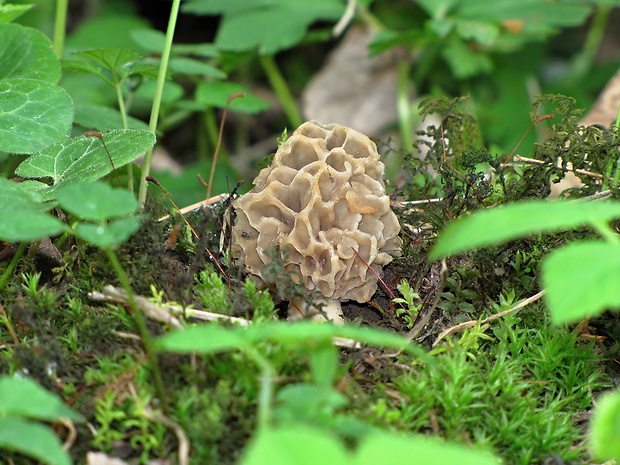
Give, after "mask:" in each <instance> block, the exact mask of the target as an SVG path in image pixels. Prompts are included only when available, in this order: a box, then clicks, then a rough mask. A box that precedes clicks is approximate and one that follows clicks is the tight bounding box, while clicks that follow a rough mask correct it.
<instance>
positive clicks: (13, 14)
mask: <svg viewBox="0 0 620 465" xmlns="http://www.w3.org/2000/svg"><path fill="white" fill-rule="evenodd" d="M33 6H34V5H0V23H10V22H11V21H13V20H14V19H17V18H19V17H20V16H21V15H23V14H24V13H27V12H28V11H30V9H31V8H32V7H33Z"/></svg>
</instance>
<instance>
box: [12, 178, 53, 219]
mask: <svg viewBox="0 0 620 465" xmlns="http://www.w3.org/2000/svg"><path fill="white" fill-rule="evenodd" d="M0 198H1V199H2V210H4V211H7V212H8V211H24V210H28V211H32V212H45V211H48V210H50V209H51V208H52V207H53V205H49V204H44V203H43V196H42V195H41V194H39V193H38V192H36V191H35V190H33V189H29V188H28V187H25V186H24V185H23V183H17V182H13V181H9V180H8V179H6V178H0Z"/></svg>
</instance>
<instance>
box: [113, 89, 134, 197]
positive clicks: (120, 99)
mask: <svg viewBox="0 0 620 465" xmlns="http://www.w3.org/2000/svg"><path fill="white" fill-rule="evenodd" d="M114 88H115V89H116V100H117V101H118V110H119V111H120V113H121V120H122V121H123V129H128V128H129V124H128V123H127V107H126V106H125V99H124V98H123V89H122V82H118V81H117V82H116V83H115V84H114ZM127 178H128V179H127V190H129V191H131V192H133V163H127Z"/></svg>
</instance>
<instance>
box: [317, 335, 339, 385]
mask: <svg viewBox="0 0 620 465" xmlns="http://www.w3.org/2000/svg"><path fill="white" fill-rule="evenodd" d="M338 366H339V364H338V352H337V351H336V348H335V347H334V345H333V344H332V343H331V341H329V342H324V343H322V344H319V345H318V347H315V348H313V349H312V352H311V353H310V370H311V371H312V379H313V380H314V382H315V383H316V384H318V385H319V386H322V387H325V388H330V387H332V385H333V383H334V379H336V373H337V372H338Z"/></svg>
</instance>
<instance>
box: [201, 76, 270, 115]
mask: <svg viewBox="0 0 620 465" xmlns="http://www.w3.org/2000/svg"><path fill="white" fill-rule="evenodd" d="M239 92H241V93H243V94H244V95H245V96H244V97H239V98H236V99H234V100H233V101H232V102H230V105H228V108H230V109H231V110H232V111H239V112H241V113H250V114H255V113H260V112H261V111H265V110H268V109H269V104H268V103H267V102H265V101H264V100H263V99H261V98H259V97H257V96H256V95H254V94H251V93H250V92H248V90H247V89H246V88H245V87H243V86H242V85H240V84H237V83H235V82H222V81H211V82H201V83H200V84H199V85H198V88H197V89H196V100H197V101H198V103H201V104H203V105H206V106H210V107H216V108H226V107H227V105H226V102H227V101H228V97H230V96H231V95H233V94H236V93H239Z"/></svg>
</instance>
